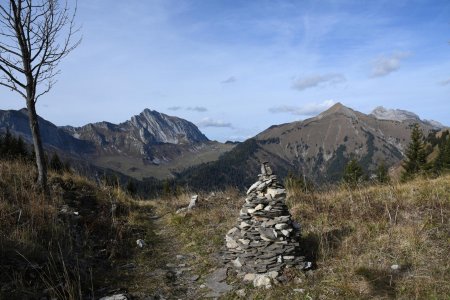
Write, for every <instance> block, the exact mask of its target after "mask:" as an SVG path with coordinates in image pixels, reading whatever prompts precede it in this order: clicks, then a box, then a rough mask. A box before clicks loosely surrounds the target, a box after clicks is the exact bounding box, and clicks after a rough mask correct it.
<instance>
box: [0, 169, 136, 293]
mask: <svg viewBox="0 0 450 300" xmlns="http://www.w3.org/2000/svg"><path fill="white" fill-rule="evenodd" d="M49 175H50V176H49V186H50V190H51V197H50V199H49V200H47V199H46V197H45V196H44V195H42V194H41V192H40V189H39V188H38V187H37V186H36V185H35V184H34V182H35V178H36V170H35V168H34V166H33V165H31V164H27V163H24V162H20V161H2V160H0V285H1V287H2V288H1V290H0V298H1V299H3V298H5V299H27V298H39V297H41V296H49V297H56V298H57V299H80V298H81V297H82V296H86V295H90V296H93V295H94V290H95V288H96V287H97V286H99V285H100V286H101V285H102V284H105V282H104V279H105V278H104V275H103V274H102V273H104V272H107V271H108V270H109V269H111V265H113V264H114V262H115V261H117V260H120V259H121V258H123V257H129V256H130V255H131V254H132V253H131V250H130V249H132V248H133V247H130V244H131V241H130V240H129V238H128V236H129V234H128V232H129V231H130V226H129V224H128V222H129V216H130V211H132V210H133V209H134V207H133V206H134V201H133V200H132V199H130V198H129V197H128V196H127V195H126V194H125V193H124V192H123V191H121V190H120V189H118V188H113V187H108V186H103V185H102V186H96V185H95V184H93V183H91V182H90V181H88V179H86V178H84V177H82V176H78V175H76V174H70V173H64V174H56V173H50V174H49ZM99 274H102V276H99Z"/></svg>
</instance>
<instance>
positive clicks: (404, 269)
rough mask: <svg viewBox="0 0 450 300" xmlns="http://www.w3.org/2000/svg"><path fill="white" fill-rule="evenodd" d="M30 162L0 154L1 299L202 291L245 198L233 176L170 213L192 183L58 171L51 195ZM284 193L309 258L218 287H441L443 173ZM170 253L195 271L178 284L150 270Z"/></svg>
mask: <svg viewBox="0 0 450 300" xmlns="http://www.w3.org/2000/svg"><path fill="white" fill-rule="evenodd" d="M34 172H35V171H34V168H33V166H30V165H27V164H25V163H21V162H8V161H0V262H1V264H0V278H1V279H0V283H1V290H0V298H1V299H41V298H42V297H48V298H52V297H53V298H57V299H80V298H83V297H84V298H87V299H91V298H95V299H97V298H99V297H101V296H104V295H108V294H111V293H114V291H124V292H127V293H128V295H130V298H132V299H144V298H145V297H156V295H159V296H164V297H165V298H169V299H171V298H185V299H200V298H204V297H205V295H206V291H205V290H204V288H202V287H201V286H202V284H203V283H204V281H205V278H206V277H207V275H208V274H210V273H211V272H212V271H213V270H214V269H216V268H218V267H220V266H221V258H220V256H221V252H222V250H223V247H224V236H225V233H226V232H227V231H228V230H229V229H230V228H231V227H233V226H235V225H236V224H235V223H236V218H237V216H238V212H239V209H240V208H241V206H242V204H243V201H244V198H245V195H243V194H242V193H240V192H238V191H236V190H234V189H231V188H229V189H227V190H225V191H217V192H215V193H212V194H200V195H199V199H200V200H199V204H198V206H197V207H196V208H195V209H194V210H192V211H190V212H188V213H182V214H176V213H175V212H176V210H177V209H178V208H180V207H181V206H185V205H187V203H188V202H189V198H190V196H191V195H192V194H194V193H195V191H185V192H184V193H182V194H179V195H178V196H170V197H165V198H159V199H152V200H144V199H134V198H132V197H131V196H129V195H127V194H126V193H125V192H123V191H122V190H121V189H119V188H118V187H111V186H106V185H103V184H99V185H98V184H94V183H92V182H90V181H89V180H88V179H86V178H84V177H81V176H79V175H76V174H71V173H67V172H65V173H51V174H50V186H51V194H52V197H51V201H48V200H46V199H45V198H44V197H43V196H42V195H41V194H40V193H39V191H38V189H37V187H36V186H35V185H34V184H33V182H34V176H35V174H34ZM287 204H288V206H289V208H290V211H291V213H292V215H293V217H294V219H295V220H297V221H298V222H299V223H300V224H301V225H302V241H301V242H302V248H303V252H304V255H305V256H306V259H307V260H308V261H311V262H313V266H314V268H313V269H312V270H309V271H306V272H302V271H297V270H287V271H286V273H285V275H286V278H287V281H286V283H284V284H278V285H274V286H273V288H272V289H270V290H261V289H256V288H253V287H252V286H251V284H245V283H243V282H242V280H240V279H239V278H236V277H235V276H233V275H232V274H230V275H229V276H228V279H227V281H228V283H229V284H231V285H233V287H234V290H233V291H232V292H229V293H228V294H225V295H224V296H222V298H223V299H238V298H239V296H238V295H237V294H236V291H237V290H244V292H245V298H246V299H277V298H278V299H287V298H289V299H447V298H449V297H450V287H449V285H448V282H450V260H449V258H448V253H449V250H450V224H449V220H450V176H449V175H446V176H441V177H439V178H435V179H429V178H418V179H415V180H413V181H410V182H407V183H391V184H388V185H373V186H361V187H357V188H355V189H349V188H347V187H345V186H336V187H333V188H330V189H329V190H328V191H323V192H313V193H304V192H302V191H301V190H300V189H297V188H295V187H290V188H289V189H288V201H287ZM137 239H142V240H143V241H144V242H145V243H146V245H147V246H146V247H145V248H143V249H140V248H139V247H138V246H136V240H137ZM179 254H183V255H185V256H186V257H189V259H188V260H187V261H186V264H187V265H188V266H189V274H191V275H195V276H198V280H196V281H193V282H188V283H187V282H184V283H183V285H178V286H177V285H175V284H174V283H173V282H170V281H168V280H167V278H166V277H167V274H166V275H164V276H160V275H155V273H157V271H158V272H159V271H160V270H163V271H164V270H165V268H167V266H168V265H169V264H172V263H174V261H175V260H176V259H175V257H176V256H177V255H179ZM130 264H131V265H130ZM124 266H128V267H124ZM130 266H131V267H130ZM152 274H153V275H152ZM158 274H159V273H158ZM180 276H182V275H180ZM187 290H189V291H191V292H189V293H188V292H186V291H187ZM150 299H152V298H150ZM153 299H156V298H153Z"/></svg>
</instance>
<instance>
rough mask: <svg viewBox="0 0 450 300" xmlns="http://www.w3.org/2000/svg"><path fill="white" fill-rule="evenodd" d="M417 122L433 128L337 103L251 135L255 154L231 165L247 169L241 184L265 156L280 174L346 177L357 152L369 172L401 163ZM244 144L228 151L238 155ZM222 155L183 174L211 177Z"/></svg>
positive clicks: (321, 178) (317, 178)
mask: <svg viewBox="0 0 450 300" xmlns="http://www.w3.org/2000/svg"><path fill="white" fill-rule="evenodd" d="M415 122H419V125H420V126H421V128H422V129H423V130H424V133H425V135H427V134H428V132H430V131H431V130H433V127H432V126H431V125H430V124H428V123H426V122H422V121H420V119H419V120H417V119H409V118H408V119H405V120H403V121H395V120H383V119H378V118H376V117H374V116H373V115H366V114H363V113H360V112H357V111H354V110H352V109H350V108H348V107H345V106H344V105H342V104H340V103H338V104H335V105H334V106H332V107H331V108H329V109H328V110H326V111H324V112H322V113H321V114H319V115H318V116H316V117H314V118H310V119H307V120H304V121H299V122H293V123H287V124H282V125H276V126H271V127H269V128H268V129H266V130H264V131H263V132H261V133H259V134H258V135H256V136H255V137H254V138H253V139H252V143H253V144H254V146H253V147H252V149H253V151H252V153H251V156H249V157H247V158H245V157H243V158H241V159H240V161H239V163H236V164H232V163H228V164H226V165H227V168H228V169H232V170H234V171H233V172H235V173H245V174H247V175H245V176H244V177H243V179H242V180H241V183H242V184H241V187H244V186H247V185H248V183H249V182H251V179H250V178H251V176H255V174H251V175H250V174H249V173H251V170H256V171H255V172H257V168H255V165H256V166H257V165H258V164H257V162H260V161H265V160H267V161H269V162H271V164H272V165H273V168H274V169H275V170H276V173H277V174H279V175H281V176H282V175H285V174H287V173H288V172H292V173H294V174H296V175H300V174H304V175H306V176H307V177H308V178H310V179H312V180H314V181H315V182H335V181H337V180H340V179H341V176H342V171H343V169H344V166H345V165H346V163H347V162H348V161H349V160H350V159H351V158H356V159H357V160H358V161H359V162H360V163H361V164H362V165H363V167H364V169H365V170H366V171H368V172H369V173H370V172H372V171H374V170H375V168H376V166H377V165H378V164H379V163H381V162H383V163H384V164H385V165H387V166H391V165H394V164H396V163H398V162H399V161H400V160H401V159H402V158H403V152H404V150H405V148H406V146H407V145H408V143H409V140H410V127H411V125H412V124H413V123H415ZM247 142H248V141H247ZM247 142H246V143H247ZM244 144H245V143H244ZM240 146H241V147H242V145H239V146H237V147H236V148H235V149H233V150H232V151H231V152H229V153H227V156H232V155H238V154H237V151H238V150H239V149H240ZM224 157H225V156H224ZM223 160H224V158H221V159H219V160H218V161H217V162H212V163H210V164H208V165H204V166H201V167H197V168H193V169H190V170H188V171H186V172H184V173H182V174H180V177H181V178H184V179H185V180H188V179H187V178H189V179H191V180H192V179H195V178H196V176H198V175H196V173H202V174H203V175H202V176H204V177H205V176H206V175H204V174H209V175H208V177H209V178H216V176H215V175H214V174H215V173H217V172H218V171H217V169H219V170H220V165H223V162H222V161H223ZM200 170H201V171H200ZM247 176H250V178H248V179H247ZM219 183H220V182H219ZM219 183H216V184H219ZM191 184H194V183H192V182H191ZM220 184H223V183H220Z"/></svg>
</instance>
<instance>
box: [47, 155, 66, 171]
mask: <svg viewBox="0 0 450 300" xmlns="http://www.w3.org/2000/svg"><path fill="white" fill-rule="evenodd" d="M49 167H50V169H51V170H53V171H56V172H58V173H61V172H62V171H63V169H64V165H63V163H62V162H61V159H59V156H58V154H56V152H55V153H53V155H52V158H51V159H50V166H49Z"/></svg>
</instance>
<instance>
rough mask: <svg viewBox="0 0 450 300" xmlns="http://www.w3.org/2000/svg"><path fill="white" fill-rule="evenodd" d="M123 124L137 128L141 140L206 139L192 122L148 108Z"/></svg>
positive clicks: (177, 140) (173, 141) (176, 140)
mask: <svg viewBox="0 0 450 300" xmlns="http://www.w3.org/2000/svg"><path fill="white" fill-rule="evenodd" d="M124 125H126V126H130V127H134V128H135V129H137V130H138V131H139V135H140V136H141V139H142V140H153V141H155V142H157V143H169V144H185V143H196V142H207V141H208V138H207V137H206V136H205V135H203V134H202V133H201V132H200V130H199V129H198V128H197V126H195V125H194V124H193V123H191V122H189V121H186V120H184V119H181V118H178V117H173V116H169V115H166V114H163V113H160V112H157V111H154V110H150V109H148V108H146V109H144V110H143V111H142V112H141V113H140V114H139V115H136V116H133V117H131V120H130V121H127V122H125V123H124ZM150 137H151V138H150Z"/></svg>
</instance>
